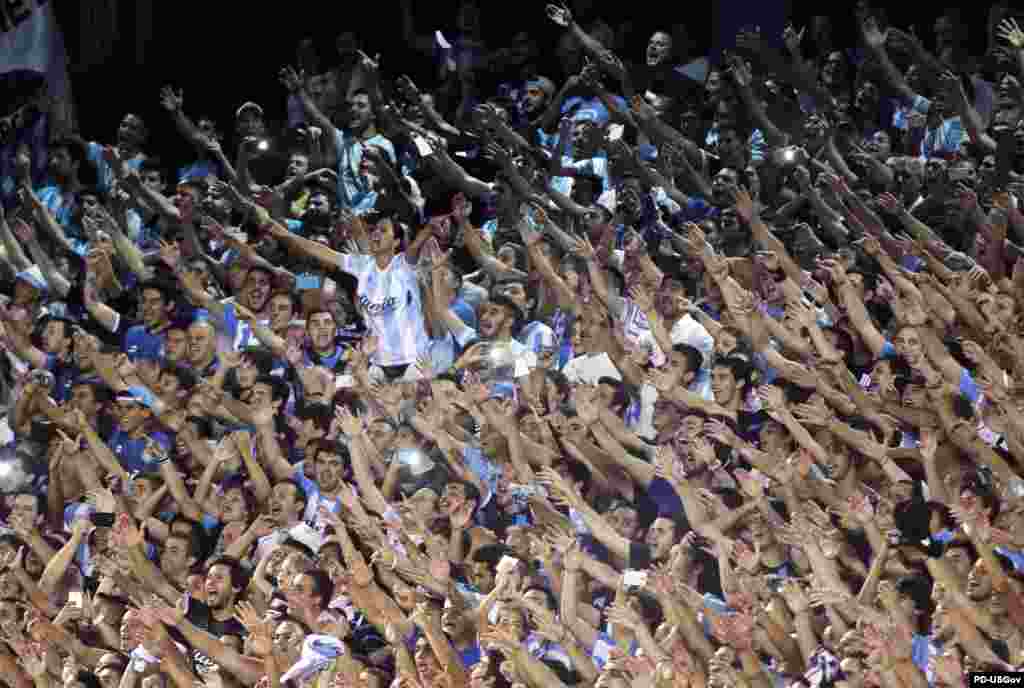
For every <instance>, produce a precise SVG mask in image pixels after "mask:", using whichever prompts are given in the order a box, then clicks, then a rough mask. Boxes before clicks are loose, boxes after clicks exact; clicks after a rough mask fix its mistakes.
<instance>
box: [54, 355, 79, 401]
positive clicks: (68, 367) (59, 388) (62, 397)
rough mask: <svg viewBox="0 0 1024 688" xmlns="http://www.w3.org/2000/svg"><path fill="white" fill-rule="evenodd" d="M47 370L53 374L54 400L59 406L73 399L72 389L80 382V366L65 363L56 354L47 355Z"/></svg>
mask: <svg viewBox="0 0 1024 688" xmlns="http://www.w3.org/2000/svg"><path fill="white" fill-rule="evenodd" d="M46 369H47V370H49V371H50V372H51V373H53V389H52V390H51V391H50V392H51V394H52V395H53V400H54V401H56V402H57V403H58V404H61V403H64V402H65V401H67V400H68V399H70V398H71V388H72V387H73V386H74V385H75V383H76V382H77V381H78V378H79V376H80V375H81V372H80V371H79V370H78V366H76V365H73V364H71V363H65V362H64V361H62V360H60V359H59V358H57V356H56V354H46Z"/></svg>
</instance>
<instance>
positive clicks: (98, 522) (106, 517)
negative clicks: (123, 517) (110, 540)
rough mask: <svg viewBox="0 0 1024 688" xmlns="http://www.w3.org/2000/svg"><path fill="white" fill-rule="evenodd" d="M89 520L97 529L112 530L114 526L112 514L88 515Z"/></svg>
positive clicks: (99, 512)
mask: <svg viewBox="0 0 1024 688" xmlns="http://www.w3.org/2000/svg"><path fill="white" fill-rule="evenodd" d="M89 520H90V521H92V524H93V525H94V526H96V527H97V528H112V527H113V526H114V514H112V513H107V512H102V511H97V512H95V513H92V514H90V515H89Z"/></svg>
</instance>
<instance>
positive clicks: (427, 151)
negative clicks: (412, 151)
mask: <svg viewBox="0 0 1024 688" xmlns="http://www.w3.org/2000/svg"><path fill="white" fill-rule="evenodd" d="M412 141H413V143H415V144H416V151H417V152H418V153H419V154H420V155H422V156H423V157H427V156H430V155H433V154H434V149H433V148H431V147H430V143H428V142H427V140H426V139H425V138H423V137H422V136H414V137H413V138H412Z"/></svg>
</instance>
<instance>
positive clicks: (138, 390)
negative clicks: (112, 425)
mask: <svg viewBox="0 0 1024 688" xmlns="http://www.w3.org/2000/svg"><path fill="white" fill-rule="evenodd" d="M115 401H117V402H118V403H120V402H131V403H136V404H142V405H143V406H145V407H146V408H148V409H152V408H153V404H155V403H156V397H155V396H153V393H152V392H150V391H149V390H148V389H146V388H145V387H138V386H136V387H129V388H128V389H127V390H126V391H124V392H121V393H120V394H118V395H117V398H116V399H115Z"/></svg>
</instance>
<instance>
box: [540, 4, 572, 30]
mask: <svg viewBox="0 0 1024 688" xmlns="http://www.w3.org/2000/svg"><path fill="white" fill-rule="evenodd" d="M544 11H545V12H546V13H547V15H548V19H550V20H551V21H553V22H555V23H556V24H558V25H559V26H563V27H568V26H569V25H570V24H572V10H570V9H569V6H568V5H566V4H565V3H562V4H560V5H555V4H549V5H548V6H547V7H545V8H544Z"/></svg>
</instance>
